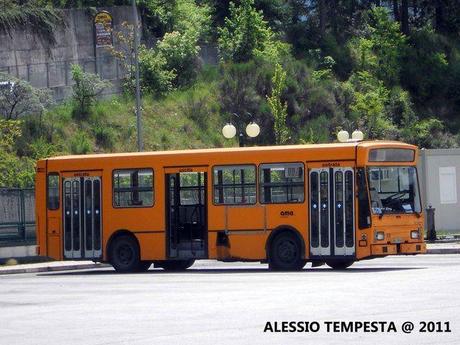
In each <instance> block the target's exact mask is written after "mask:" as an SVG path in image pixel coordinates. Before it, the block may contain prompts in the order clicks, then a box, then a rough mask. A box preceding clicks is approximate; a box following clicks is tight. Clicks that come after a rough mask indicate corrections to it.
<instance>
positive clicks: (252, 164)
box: [211, 163, 259, 207]
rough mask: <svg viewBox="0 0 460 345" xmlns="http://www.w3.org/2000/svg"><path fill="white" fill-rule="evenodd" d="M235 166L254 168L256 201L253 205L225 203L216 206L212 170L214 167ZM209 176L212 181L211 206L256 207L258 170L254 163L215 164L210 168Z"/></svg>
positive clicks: (257, 200) (257, 199)
mask: <svg viewBox="0 0 460 345" xmlns="http://www.w3.org/2000/svg"><path fill="white" fill-rule="evenodd" d="M237 166H252V167H254V170H255V174H256V175H255V177H256V180H255V188H256V201H255V202H253V203H247V204H225V203H222V204H216V203H215V202H214V200H215V199H214V187H215V186H216V185H214V168H215V167H237ZM211 176H212V179H211V180H212V181H211V188H212V194H211V195H212V205H213V206H227V207H228V206H242V207H243V206H254V205H257V203H258V202H259V169H258V167H257V164H254V163H246V164H245V163H238V164H216V165H213V166H211Z"/></svg>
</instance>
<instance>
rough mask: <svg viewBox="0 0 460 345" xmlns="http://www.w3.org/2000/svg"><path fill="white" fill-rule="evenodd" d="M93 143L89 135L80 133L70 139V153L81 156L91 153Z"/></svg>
mask: <svg viewBox="0 0 460 345" xmlns="http://www.w3.org/2000/svg"><path fill="white" fill-rule="evenodd" d="M91 147H92V145H91V141H90V138H89V137H88V135H87V134H86V133H85V132H83V131H78V132H77V133H75V135H74V136H73V137H72V138H71V139H70V152H71V153H73V154H77V155H81V154H86V153H88V152H90V151H91Z"/></svg>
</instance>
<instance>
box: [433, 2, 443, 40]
mask: <svg viewBox="0 0 460 345" xmlns="http://www.w3.org/2000/svg"><path fill="white" fill-rule="evenodd" d="M435 6H436V7H435V28H436V31H437V32H443V31H444V1H443V0H436V2H435Z"/></svg>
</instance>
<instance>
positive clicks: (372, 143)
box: [48, 140, 417, 161]
mask: <svg viewBox="0 0 460 345" xmlns="http://www.w3.org/2000/svg"><path fill="white" fill-rule="evenodd" d="M356 146H363V147H366V148H370V147H401V148H408V149H416V148H417V147H416V146H414V145H410V144H406V143H403V142H399V141H388V140H377V141H354V142H346V143H330V144H307V145H279V146H251V147H230V148H212V149H187V150H171V151H144V152H125V153H100V154H98V153H96V154H87V155H65V156H56V157H51V158H48V160H50V161H59V160H80V159H101V158H125V157H146V156H148V157H150V156H152V157H154V156H156V157H158V156H172V155H183V154H198V155H200V154H210V153H212V154H216V153H217V154H219V153H230V152H233V153H237V152H243V151H244V152H267V151H272V152H276V151H278V152H282V151H290V152H292V151H297V150H299V151H301V150H314V149H323V150H324V149H326V150H328V149H340V148H342V149H347V148H348V149H353V148H355V147H356Z"/></svg>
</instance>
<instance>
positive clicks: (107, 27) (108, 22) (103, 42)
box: [94, 11, 113, 47]
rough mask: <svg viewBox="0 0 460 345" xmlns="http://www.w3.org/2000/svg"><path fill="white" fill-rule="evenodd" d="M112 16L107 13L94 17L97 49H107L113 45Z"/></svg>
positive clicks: (100, 13)
mask: <svg viewBox="0 0 460 345" xmlns="http://www.w3.org/2000/svg"><path fill="white" fill-rule="evenodd" d="M112 26H113V18H112V15H111V14H110V13H109V12H107V11H101V12H98V13H97V14H96V15H95V16H94V32H95V41H96V47H107V46H111V45H112V42H113V40H112V31H113V30H112V29H113V28H112Z"/></svg>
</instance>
